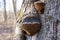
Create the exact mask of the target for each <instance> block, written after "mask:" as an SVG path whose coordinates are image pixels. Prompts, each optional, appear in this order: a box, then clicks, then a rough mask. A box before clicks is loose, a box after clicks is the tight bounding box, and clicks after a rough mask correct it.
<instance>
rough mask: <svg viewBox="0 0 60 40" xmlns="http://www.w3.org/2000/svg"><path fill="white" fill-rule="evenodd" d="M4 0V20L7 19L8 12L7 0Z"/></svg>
mask: <svg viewBox="0 0 60 40" xmlns="http://www.w3.org/2000/svg"><path fill="white" fill-rule="evenodd" d="M3 2H4V21H6V20H7V14H6V0H3Z"/></svg>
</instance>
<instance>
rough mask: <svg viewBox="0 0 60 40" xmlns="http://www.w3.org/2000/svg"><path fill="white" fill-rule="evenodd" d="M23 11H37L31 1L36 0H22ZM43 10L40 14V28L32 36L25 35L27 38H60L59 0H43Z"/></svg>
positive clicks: (37, 39)
mask: <svg viewBox="0 0 60 40" xmlns="http://www.w3.org/2000/svg"><path fill="white" fill-rule="evenodd" d="M23 1H24V2H23V3H22V8H21V10H22V11H23V13H30V12H31V13H37V12H36V10H35V8H34V5H33V3H34V2H35V1H36V0H23ZM45 3H46V5H45V11H44V14H41V15H40V16H41V17H40V19H41V23H42V26H41V29H40V32H38V33H36V34H35V35H34V36H27V35H26V37H27V40H60V23H59V22H58V24H57V22H56V21H57V19H58V20H60V0H45Z"/></svg>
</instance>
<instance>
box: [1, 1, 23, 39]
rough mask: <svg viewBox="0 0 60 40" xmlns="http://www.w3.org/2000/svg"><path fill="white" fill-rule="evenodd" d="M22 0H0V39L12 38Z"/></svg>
mask: <svg viewBox="0 0 60 40" xmlns="http://www.w3.org/2000/svg"><path fill="white" fill-rule="evenodd" d="M21 4H22V0H0V40H13V39H12V38H13V34H14V27H15V21H16V20H15V19H16V15H17V12H18V11H19V10H20V8H21Z"/></svg>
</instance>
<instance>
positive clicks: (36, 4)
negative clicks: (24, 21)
mask: <svg viewBox="0 0 60 40" xmlns="http://www.w3.org/2000/svg"><path fill="white" fill-rule="evenodd" d="M34 7H35V9H36V10H37V11H38V12H39V13H43V12H44V9H45V3H44V1H43V2H40V1H37V2H34Z"/></svg>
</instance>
